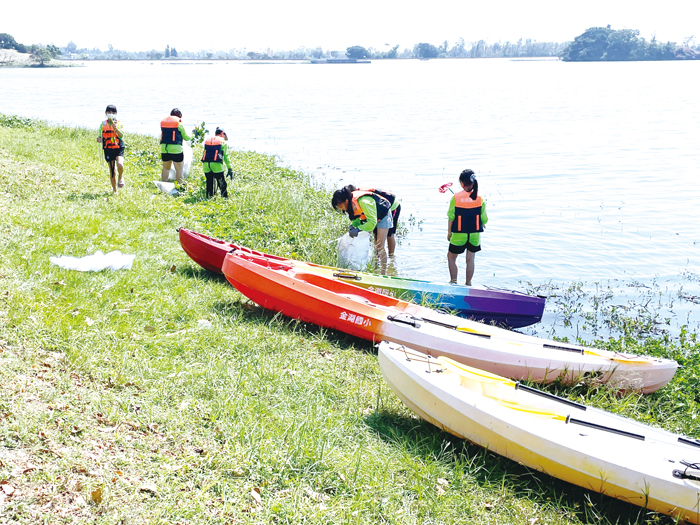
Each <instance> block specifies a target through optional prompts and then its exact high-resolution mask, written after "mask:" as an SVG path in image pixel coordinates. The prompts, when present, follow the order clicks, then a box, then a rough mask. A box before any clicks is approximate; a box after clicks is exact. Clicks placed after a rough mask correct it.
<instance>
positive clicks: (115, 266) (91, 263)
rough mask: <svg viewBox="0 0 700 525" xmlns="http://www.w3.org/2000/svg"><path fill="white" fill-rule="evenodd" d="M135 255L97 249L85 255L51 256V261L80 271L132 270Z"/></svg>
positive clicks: (65, 267)
mask: <svg viewBox="0 0 700 525" xmlns="http://www.w3.org/2000/svg"><path fill="white" fill-rule="evenodd" d="M135 257H136V256H135V255H127V254H125V253H122V252H120V251H119V250H114V251H113V252H109V253H102V252H101V251H99V250H98V251H96V252H95V253H94V254H92V255H87V256H85V257H69V256H61V257H49V261H51V262H52V263H53V264H55V265H57V266H60V267H61V268H64V269H66V270H78V271H79V272H99V271H100V270H105V269H110V270H121V269H124V270H130V269H131V265H132V264H133V262H134V258H135Z"/></svg>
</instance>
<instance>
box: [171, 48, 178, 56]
mask: <svg viewBox="0 0 700 525" xmlns="http://www.w3.org/2000/svg"><path fill="white" fill-rule="evenodd" d="M170 56H171V57H173V58H177V49H175V48H174V47H173V48H172V49H171V50H170Z"/></svg>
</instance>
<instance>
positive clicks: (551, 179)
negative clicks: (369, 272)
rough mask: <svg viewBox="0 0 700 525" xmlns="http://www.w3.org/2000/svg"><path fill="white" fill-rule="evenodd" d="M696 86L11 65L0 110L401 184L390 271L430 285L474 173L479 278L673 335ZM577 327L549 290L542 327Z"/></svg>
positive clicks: (593, 79)
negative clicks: (452, 216)
mask: <svg viewBox="0 0 700 525" xmlns="http://www.w3.org/2000/svg"><path fill="white" fill-rule="evenodd" d="M698 79H700V63H699V62H697V61H696V62H651V63H647V62H629V63H587V64H571V63H564V62H560V61H557V60H534V61H514V60H506V59H491V60H486V59H484V60H468V59H466V60H456V59H453V60H429V61H418V60H392V61H383V62H382V61H375V62H372V63H371V64H350V65H336V64H323V65H312V64H308V63H285V64H251V63H240V62H213V63H177V64H167V63H161V62H122V63H106V62H97V63H88V64H87V65H86V67H77V68H63V69H6V68H4V69H0V112H3V113H7V114H17V115H23V116H29V117H36V118H42V119H46V120H49V121H51V122H60V123H65V124H71V125H80V126H91V127H93V126H94V127H97V125H98V124H99V122H100V121H101V119H102V118H103V114H104V107H105V106H106V105H107V104H115V105H116V106H117V107H118V109H119V115H120V119H121V120H122V121H123V122H124V124H125V126H126V128H127V130H128V131H133V132H142V133H150V134H154V135H155V134H158V133H159V121H160V119H161V118H162V117H164V116H165V115H167V114H168V113H169V111H170V109H172V108H173V107H179V108H180V109H181V110H182V112H183V118H184V121H185V123H186V124H187V126H188V127H190V128H191V127H193V126H194V124H196V123H200V122H202V121H205V122H206V123H207V127H208V128H209V129H214V128H215V127H216V126H222V127H224V128H225V129H226V130H227V133H228V136H229V139H230V142H231V143H232V144H233V146H234V147H235V148H237V149H251V150H256V151H260V152H266V153H271V154H275V155H277V156H278V157H279V158H280V159H281V161H282V163H283V164H285V165H289V166H292V167H294V168H300V169H302V170H304V171H307V172H309V173H313V174H315V175H316V176H317V180H319V181H321V182H323V183H324V184H326V185H328V186H329V187H338V186H340V185H343V184H347V183H354V184H371V185H376V186H379V187H385V188H388V189H391V190H393V191H394V192H395V193H397V194H398V195H399V197H400V198H401V199H402V202H403V212H402V217H403V219H404V221H406V220H407V219H408V218H409V216H413V217H414V218H415V220H416V221H417V222H416V223H414V225H413V226H412V227H410V231H409V233H408V235H407V236H406V237H405V238H404V239H403V240H402V242H401V244H400V246H399V248H398V249H397V256H396V258H395V259H396V260H395V263H394V265H395V268H394V271H395V272H397V273H398V274H400V275H403V276H407V277H414V278H422V279H431V280H443V281H444V280H448V273H447V263H446V251H447V241H446V234H447V219H446V211H447V206H448V203H449V197H450V195H451V194H450V193H449V192H448V193H447V194H441V193H439V192H438V187H439V186H441V185H442V184H444V183H446V182H453V183H454V187H455V188H457V187H458V182H457V178H458V175H459V173H460V172H461V171H462V170H463V169H464V168H472V169H473V170H474V171H476V173H477V176H478V180H479V186H480V190H481V194H482V195H483V196H484V197H486V199H487V202H488V208H487V209H488V213H489V219H490V220H489V223H488V226H487V229H486V232H485V233H484V234H483V235H482V246H483V251H482V252H480V253H479V254H478V255H477V258H476V261H477V269H476V275H475V278H474V282H475V284H479V285H486V286H497V287H504V288H512V289H521V290H523V289H525V288H526V287H527V286H528V285H529V284H530V285H532V286H534V287H543V286H544V287H548V286H551V287H553V288H554V289H555V290H557V289H558V291H559V294H560V295H561V294H562V293H563V291H564V289H566V288H567V287H568V286H569V284H570V283H572V282H581V283H583V284H582V290H584V291H586V292H587V293H594V292H595V291H596V290H598V292H600V290H601V289H603V288H606V287H609V288H611V289H613V290H614V299H612V302H613V303H614V304H620V305H624V304H627V303H628V302H630V301H632V302H636V303H648V304H650V305H651V306H655V307H657V308H660V309H661V312H662V317H663V318H669V319H670V320H671V321H670V330H671V332H672V333H677V329H678V327H679V326H681V325H683V324H690V326H691V328H697V325H698V320H699V319H700V316H699V315H698V314H697V313H696V312H695V310H694V306H696V303H698V302H700V284H699V281H700V275H699V274H700V265H699V263H700V211H699V210H698V207H697V206H698V202H700V184H698V179H699V178H700V102H699V101H698V97H697V92H696V91H697V90H696V87H697V84H698ZM404 224H406V222H404ZM463 277H464V268H463V260H462V258H460V281H462V279H463ZM528 283H529V284H528ZM580 328H581V321H578V322H576V323H575V324H574V326H573V327H565V326H564V324H563V316H562V314H561V312H560V311H559V309H558V308H557V306H556V298H552V299H550V301H548V308H547V314H546V316H545V319H544V321H543V323H541V325H538V327H535V328H534V329H533V330H535V331H539V333H544V332H547V333H549V334H556V335H572V334H574V335H575V334H576V333H579V335H581V333H580V331H579V330H580ZM572 330H574V332H572Z"/></svg>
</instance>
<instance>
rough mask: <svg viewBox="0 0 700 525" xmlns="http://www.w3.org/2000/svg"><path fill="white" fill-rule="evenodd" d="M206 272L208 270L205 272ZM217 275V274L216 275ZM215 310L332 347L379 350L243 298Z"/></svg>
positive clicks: (224, 314) (218, 305)
mask: <svg viewBox="0 0 700 525" xmlns="http://www.w3.org/2000/svg"><path fill="white" fill-rule="evenodd" d="M205 272H206V270H205ZM214 275H216V274H214ZM213 310H214V312H216V314H217V315H220V316H221V317H225V318H229V319H238V320H242V321H245V322H249V323H253V324H256V325H265V326H268V327H271V326H273V325H274V327H275V328H277V329H279V328H282V329H284V330H288V331H290V332H302V333H304V334H305V335H308V337H309V338H318V337H319V336H323V338H324V339H325V340H326V341H328V342H329V343H330V344H331V345H334V346H338V347H347V346H352V347H354V348H355V349H356V350H359V351H361V352H365V353H368V354H372V355H375V356H376V355H377V349H376V348H375V345H374V343H372V341H367V340H365V339H361V338H359V337H355V336H352V335H348V334H344V333H343V332H339V331H337V330H333V329H329V328H323V327H321V326H318V325H316V324H313V323H307V322H305V321H300V320H299V319H291V318H289V317H287V316H285V315H282V314H281V313H279V312H273V311H272V310H268V309H266V308H263V307H262V306H260V305H258V304H256V303H254V302H253V301H251V300H249V299H246V298H245V297H243V296H241V298H240V299H238V300H232V301H219V302H217V303H214V305H213Z"/></svg>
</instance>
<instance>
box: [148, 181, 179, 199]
mask: <svg viewBox="0 0 700 525" xmlns="http://www.w3.org/2000/svg"><path fill="white" fill-rule="evenodd" d="M153 184H155V185H156V188H158V189H159V190H160V191H162V192H163V193H165V194H166V195H170V196H172V197H177V196H178V195H180V192H179V191H177V189H175V184H174V183H172V182H163V181H160V180H154V181H153Z"/></svg>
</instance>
